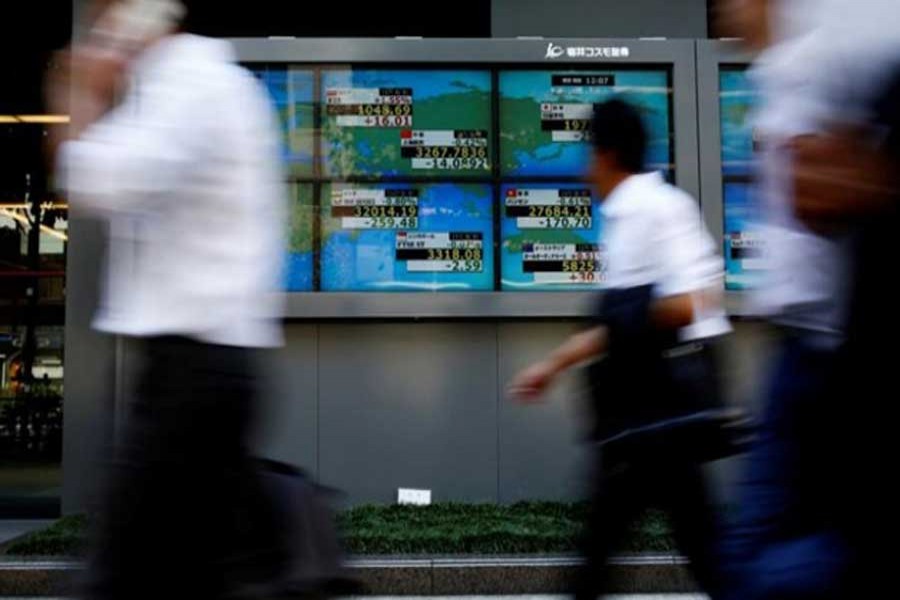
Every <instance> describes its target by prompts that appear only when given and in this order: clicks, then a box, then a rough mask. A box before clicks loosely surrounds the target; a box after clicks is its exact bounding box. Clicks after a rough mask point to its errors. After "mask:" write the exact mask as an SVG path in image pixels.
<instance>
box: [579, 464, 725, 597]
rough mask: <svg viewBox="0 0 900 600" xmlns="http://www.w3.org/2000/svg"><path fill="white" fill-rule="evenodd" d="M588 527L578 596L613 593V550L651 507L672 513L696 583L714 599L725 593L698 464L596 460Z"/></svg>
mask: <svg viewBox="0 0 900 600" xmlns="http://www.w3.org/2000/svg"><path fill="white" fill-rule="evenodd" d="M596 465H597V466H596V473H595V476H594V478H593V485H594V491H593V494H592V499H591V507H590V513H589V517H588V523H587V529H586V531H585V533H584V536H583V539H582V542H581V553H582V556H583V557H584V559H585V563H584V566H583V567H581V569H580V570H579V573H578V575H577V576H576V580H575V589H574V592H575V598H576V600H594V599H595V598H597V596H599V595H601V594H604V593H608V592H609V585H608V567H607V561H608V559H609V557H610V555H611V554H612V553H613V552H615V551H616V550H617V549H619V548H620V547H621V542H622V541H623V540H624V539H625V538H626V536H627V533H628V530H629V527H630V525H631V524H632V523H634V521H635V520H636V519H637V518H638V517H640V516H641V514H642V513H643V512H644V511H645V510H646V509H648V508H656V509H661V510H663V511H665V512H666V513H667V514H668V515H669V516H670V518H671V523H672V526H673V528H674V536H675V540H676V542H677V544H678V546H679V549H680V550H681V552H682V553H684V554H685V555H686V556H687V557H688V559H689V560H690V568H691V570H692V572H693V574H694V577H695V579H696V580H697V583H698V584H699V585H700V587H701V589H703V591H704V592H706V593H707V594H709V595H710V597H711V598H713V600H716V599H717V598H720V597H722V590H723V587H724V582H723V576H722V574H721V569H720V567H719V560H718V550H717V546H718V540H719V528H718V526H717V517H716V512H715V508H714V507H713V506H712V503H711V501H710V498H709V496H708V492H707V488H706V482H705V481H704V476H703V473H702V468H701V466H700V465H699V464H696V463H690V462H678V463H675V462H672V463H668V464H667V463H666V462H665V461H663V460H655V461H654V462H653V464H640V463H627V462H616V463H611V462H610V461H604V460H603V459H602V456H601V457H599V458H598V460H597V463H596Z"/></svg>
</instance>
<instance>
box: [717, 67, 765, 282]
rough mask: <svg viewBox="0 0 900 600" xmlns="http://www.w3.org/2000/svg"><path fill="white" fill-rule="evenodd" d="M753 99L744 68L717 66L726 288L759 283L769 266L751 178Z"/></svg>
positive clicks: (752, 92) (755, 95)
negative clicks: (719, 69) (719, 67)
mask: <svg viewBox="0 0 900 600" xmlns="http://www.w3.org/2000/svg"><path fill="white" fill-rule="evenodd" d="M756 101H757V93H756V92H755V91H754V89H753V87H752V85H751V83H750V80H749V79H748V77H747V73H746V71H745V70H744V69H740V68H725V69H722V70H721V72H720V73H719V112H720V115H721V130H722V177H723V199H724V204H725V240H724V244H725V249H724V250H725V287H726V288H727V289H730V290H746V289H752V288H753V287H756V286H758V285H759V283H760V279H761V278H762V276H763V275H764V273H765V270H766V265H767V260H766V245H765V240H764V239H763V237H762V232H761V228H760V223H761V221H762V213H761V206H760V205H759V202H758V201H757V197H756V194H755V193H754V186H753V184H752V183H751V178H752V176H753V171H754V152H753V128H752V124H751V118H750V114H751V111H752V110H753V107H754V104H755V102H756Z"/></svg>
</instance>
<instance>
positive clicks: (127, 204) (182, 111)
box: [58, 83, 202, 215]
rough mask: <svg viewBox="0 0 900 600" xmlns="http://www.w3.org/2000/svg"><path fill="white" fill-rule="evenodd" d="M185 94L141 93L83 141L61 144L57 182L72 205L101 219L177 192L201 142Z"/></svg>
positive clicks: (170, 89) (166, 88)
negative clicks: (193, 143)
mask: <svg viewBox="0 0 900 600" xmlns="http://www.w3.org/2000/svg"><path fill="white" fill-rule="evenodd" d="M185 94H186V92H185V90H183V89H182V90H179V89H177V87H176V86H171V85H166V84H165V83H159V84H156V85H153V86H151V87H149V88H148V89H144V90H141V93H140V97H139V98H137V97H136V96H135V95H134V94H131V95H130V96H129V98H127V99H126V100H125V102H124V103H123V104H122V105H120V106H119V107H117V108H116V109H114V110H113V111H111V112H110V113H108V114H107V115H106V116H104V117H103V118H102V119H101V120H99V121H97V122H96V123H94V124H93V125H91V126H90V127H89V128H88V129H86V130H85V132H84V133H83V134H82V136H81V137H79V138H78V139H76V140H72V141H69V142H67V143H65V144H63V146H62V147H61V148H60V151H59V157H58V168H59V181H60V182H61V183H62V185H63V186H64V187H65V188H66V190H67V191H68V193H69V197H70V201H72V202H73V203H74V204H75V205H76V206H79V207H80V208H83V209H86V210H88V211H91V212H94V213H99V214H101V215H104V214H109V213H114V212H132V211H138V210H142V209H147V208H150V207H151V206H152V205H153V204H155V203H158V202H161V201H164V200H165V199H166V198H167V196H168V192H171V191H172V190H173V189H177V188H178V187H179V185H180V182H181V181H182V180H183V178H184V176H185V174H186V173H187V172H188V170H189V169H190V166H191V164H192V162H193V161H192V159H191V156H192V154H193V153H192V151H191V148H190V147H189V146H188V143H190V142H189V140H191V139H194V140H196V139H198V138H201V137H202V136H201V135H200V134H198V132H197V131H196V128H197V127H198V123H197V122H196V120H194V119H191V117H190V114H189V112H188V107H190V106H191V103H190V102H186V101H185V100H186V99H185ZM192 121H193V122H192ZM187 132H189V133H191V134H192V135H185V134H186V133H187Z"/></svg>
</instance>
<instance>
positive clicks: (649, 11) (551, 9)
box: [491, 0, 707, 38]
mask: <svg viewBox="0 0 900 600" xmlns="http://www.w3.org/2000/svg"><path fill="white" fill-rule="evenodd" d="M491 8H492V10H491V28H492V30H493V35H494V37H516V36H545V37H553V36H557V37H559V36H578V37H670V38H705V37H706V35H707V13H706V0H629V1H628V2H622V1H621V0H553V1H552V2H548V1H547V0H493V1H492V7H491Z"/></svg>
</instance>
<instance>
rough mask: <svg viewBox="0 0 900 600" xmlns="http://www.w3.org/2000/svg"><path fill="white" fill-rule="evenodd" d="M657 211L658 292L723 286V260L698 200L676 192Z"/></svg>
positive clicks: (667, 294)
mask: <svg viewBox="0 0 900 600" xmlns="http://www.w3.org/2000/svg"><path fill="white" fill-rule="evenodd" d="M656 214H657V215H658V220H657V223H656V226H655V227H654V228H653V229H654V232H655V234H654V237H655V238H656V239H655V241H654V244H653V245H654V248H655V251H656V252H657V253H658V255H657V256H658V260H659V262H658V264H659V269H660V271H659V278H658V280H657V294H658V295H659V296H660V297H667V296H676V295H679V294H688V293H693V292H697V291H700V290H704V289H708V288H711V287H716V286H721V285H722V278H723V276H724V265H723V261H722V258H721V257H720V256H719V253H718V252H717V251H716V246H715V242H714V241H713V239H712V236H710V234H709V232H708V231H706V228H705V227H704V226H703V221H702V218H701V215H700V210H699V207H698V206H697V203H696V202H695V201H694V199H693V198H691V197H690V196H687V195H686V194H683V193H682V192H680V191H676V192H675V193H673V194H672V195H671V197H670V198H667V199H666V202H665V207H664V208H663V209H662V210H660V211H659V212H657V213H656Z"/></svg>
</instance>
